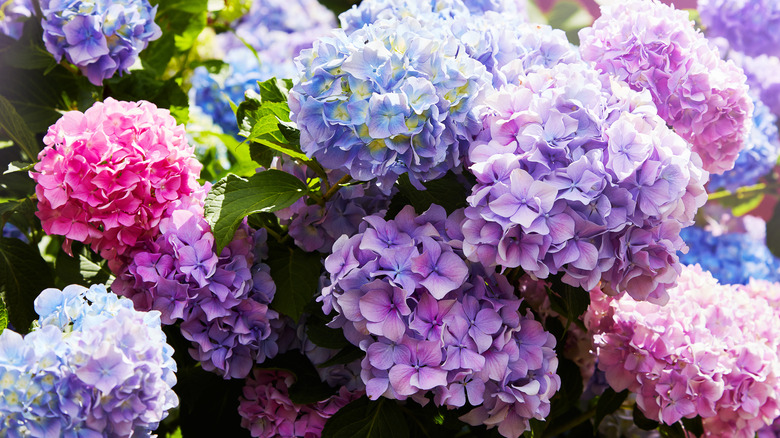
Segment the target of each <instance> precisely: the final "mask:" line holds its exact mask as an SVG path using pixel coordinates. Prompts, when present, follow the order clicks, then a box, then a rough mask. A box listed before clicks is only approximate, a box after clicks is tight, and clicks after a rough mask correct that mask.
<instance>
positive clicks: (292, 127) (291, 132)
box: [279, 121, 301, 145]
mask: <svg viewBox="0 0 780 438" xmlns="http://www.w3.org/2000/svg"><path fill="white" fill-rule="evenodd" d="M279 130H280V131H281V132H282V135H283V136H284V138H285V139H286V140H287V142H288V143H290V144H294V145H300V144H301V131H300V130H299V129H298V125H296V124H295V123H294V122H281V121H280V122H279Z"/></svg>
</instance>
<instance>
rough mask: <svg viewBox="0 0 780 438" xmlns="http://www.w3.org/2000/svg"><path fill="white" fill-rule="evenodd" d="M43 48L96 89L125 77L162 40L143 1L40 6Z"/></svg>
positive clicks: (60, 1) (48, 1) (45, 2)
mask: <svg viewBox="0 0 780 438" xmlns="http://www.w3.org/2000/svg"><path fill="white" fill-rule="evenodd" d="M40 6H41V12H42V13H43V19H42V20H41V25H42V26H43V42H44V43H45V44H46V50H48V51H49V53H51V54H52V55H54V58H55V59H56V60H57V62H59V61H60V60H61V59H62V57H63V56H64V57H65V59H67V60H68V61H69V62H71V63H73V64H74V65H76V66H77V67H79V68H80V69H81V71H82V72H83V73H84V74H85V75H86V76H87V78H89V81H90V82H92V83H93V84H95V85H102V84H103V80H104V79H108V78H110V77H111V76H113V75H114V74H115V73H116V72H117V71H118V72H120V74H121V73H126V72H127V71H128V70H129V68H130V67H131V66H132V65H133V64H134V63H135V62H136V61H137V60H138V54H139V53H140V52H141V51H142V50H144V49H145V48H146V46H147V44H149V41H153V40H156V39H157V38H159V37H160V36H161V35H162V31H161V30H160V27H159V26H157V24H156V23H155V22H154V16H155V14H156V13H157V6H154V7H152V5H150V4H149V1H148V0H111V1H108V0H41V2H40Z"/></svg>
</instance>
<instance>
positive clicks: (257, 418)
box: [238, 368, 361, 438]
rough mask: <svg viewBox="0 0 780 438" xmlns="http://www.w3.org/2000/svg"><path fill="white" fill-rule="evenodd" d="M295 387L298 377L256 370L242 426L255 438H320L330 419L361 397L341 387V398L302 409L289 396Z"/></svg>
mask: <svg viewBox="0 0 780 438" xmlns="http://www.w3.org/2000/svg"><path fill="white" fill-rule="evenodd" d="M293 383H295V377H293V375H292V374H290V373H289V372H287V371H282V370H266V369H259V368H258V369H255V371H254V374H253V376H252V377H250V378H248V379H247V381H246V386H244V395H243V397H241V398H240V404H239V406H238V413H239V415H241V417H242V420H241V426H242V427H244V428H246V429H249V432H250V433H251V434H252V436H253V437H262V438H266V437H267V438H271V437H303V438H317V437H319V436H320V435H321V434H322V428H323V427H325V422H326V421H327V420H328V418H330V417H332V416H333V415H334V414H335V413H336V412H338V410H339V409H341V408H343V407H344V406H346V405H347V404H348V403H349V402H351V401H353V400H355V399H357V398H358V397H360V395H361V392H350V391H348V390H347V389H346V388H344V387H341V388H340V389H339V392H338V394H336V395H333V396H331V397H329V398H327V399H325V400H323V401H321V402H318V403H312V404H308V405H299V404H296V403H293V401H292V400H290V395H289V393H288V392H287V390H288V388H289V387H290V386H292V384H293Z"/></svg>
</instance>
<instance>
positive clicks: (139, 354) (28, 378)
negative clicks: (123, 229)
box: [0, 285, 178, 437]
mask: <svg viewBox="0 0 780 438" xmlns="http://www.w3.org/2000/svg"><path fill="white" fill-rule="evenodd" d="M35 311H36V312H37V313H38V314H39V315H40V319H39V320H38V324H39V325H38V326H37V327H36V328H35V329H34V330H33V331H32V332H31V333H30V334H28V335H27V336H25V337H22V336H21V335H19V334H18V333H16V332H14V331H12V330H10V329H6V330H5V331H3V333H2V334H0V352H2V354H0V434H2V435H3V436H11V437H15V436H30V437H50V436H97V437H130V436H143V435H144V434H148V433H150V432H151V431H153V430H154V429H156V428H157V426H158V424H159V422H160V421H161V420H162V419H163V418H165V417H166V416H167V411H168V410H169V409H171V408H173V407H176V406H177V405H178V398H177V396H176V394H175V393H174V392H173V390H172V389H171V387H172V386H173V385H175V384H176V376H175V374H174V373H175V372H176V362H174V360H173V356H172V355H173V348H171V346H170V345H168V344H167V343H166V338H165V334H164V333H163V332H162V330H161V327H160V318H159V313H158V312H149V313H143V312H136V311H135V310H133V304H132V302H131V301H130V300H127V299H124V298H118V297H117V296H116V295H114V294H112V293H109V292H108V291H107V290H106V288H105V287H104V286H103V285H96V286H92V287H90V288H89V289H87V288H85V287H82V286H79V285H71V286H68V287H66V288H65V289H63V290H61V291H60V290H57V289H46V290H44V291H43V292H41V294H40V296H39V297H38V298H36V300H35Z"/></svg>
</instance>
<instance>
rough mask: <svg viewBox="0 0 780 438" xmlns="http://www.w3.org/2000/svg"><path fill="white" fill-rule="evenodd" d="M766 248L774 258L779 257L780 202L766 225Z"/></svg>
mask: <svg viewBox="0 0 780 438" xmlns="http://www.w3.org/2000/svg"><path fill="white" fill-rule="evenodd" d="M766 246H767V247H769V250H770V251H772V254H774V255H775V257H780V202H779V203H777V205H775V211H774V212H773V213H772V218H771V219H769V221H768V222H767V223H766Z"/></svg>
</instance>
